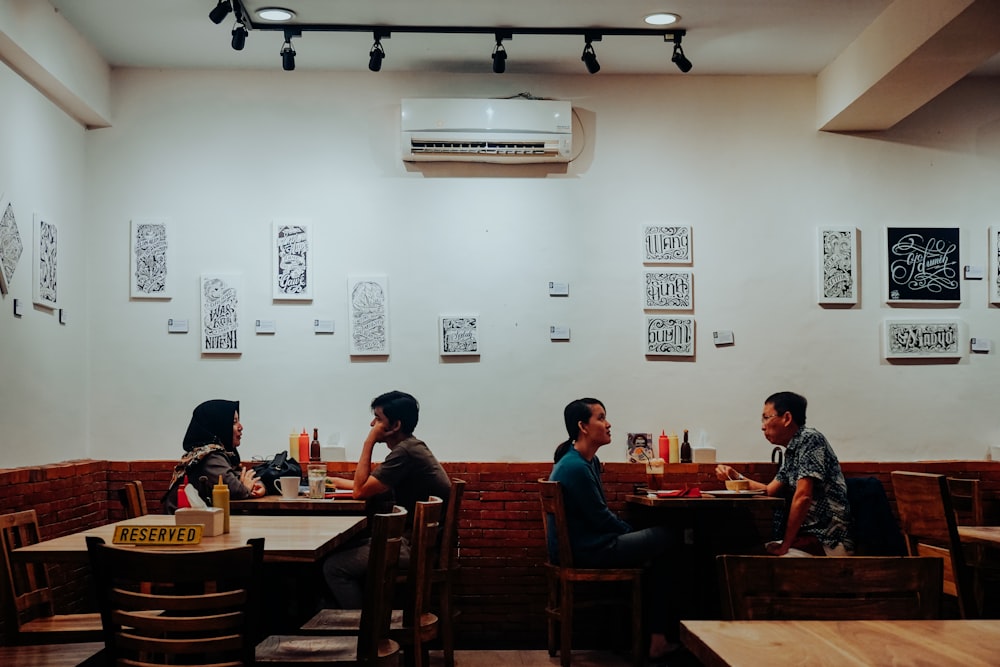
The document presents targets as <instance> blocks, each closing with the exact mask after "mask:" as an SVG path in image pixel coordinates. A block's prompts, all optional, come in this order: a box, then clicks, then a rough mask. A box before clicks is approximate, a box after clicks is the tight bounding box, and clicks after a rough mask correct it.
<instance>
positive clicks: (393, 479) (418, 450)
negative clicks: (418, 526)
mask: <svg viewBox="0 0 1000 667" xmlns="http://www.w3.org/2000/svg"><path fill="white" fill-rule="evenodd" d="M372 477H374V478H375V479H377V480H378V481H380V482H382V483H383V484H385V485H386V486H388V487H389V488H391V489H392V490H393V493H394V494H395V496H396V500H395V502H396V504H397V505H401V506H402V507H405V508H406V511H407V512H409V516H408V517H407V519H408V520H407V524H410V523H412V522H413V519H412V517H413V510H414V508H415V507H416V504H417V501H418V500H427V497H428V496H438V497H439V498H441V499H442V500H444V505H445V508H447V506H448V496H449V493H450V491H451V480H450V479H449V478H448V473H446V472H445V471H444V468H442V467H441V464H440V463H438V460H437V459H436V458H435V457H434V454H432V453H431V450H430V449H428V448H427V445H426V444H425V443H424V441H423V440H418V439H417V438H415V437H413V436H412V435H411V436H410V437H409V438H407V439H406V440H403V441H402V442H400V443H399V444H398V445H396V446H395V447H393V448H392V450H391V451H390V452H389V455H388V456H387V457H385V461H384V462H383V463H382V465H380V466H379V467H377V468H375V470H374V471H372ZM442 511H444V510H442Z"/></svg>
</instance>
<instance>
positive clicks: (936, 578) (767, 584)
mask: <svg viewBox="0 0 1000 667" xmlns="http://www.w3.org/2000/svg"><path fill="white" fill-rule="evenodd" d="M716 564H717V567H718V574H719V594H720V596H721V601H722V613H723V618H724V619H725V620H732V621H762V620H767V621H777V620H813V621H821V620H902V619H911V620H916V619H935V618H940V616H941V581H942V563H941V559H940V558H909V557H905V556H902V557H894V556H851V557H846V558H822V557H821V558H776V557H774V556H718V557H717V558H716Z"/></svg>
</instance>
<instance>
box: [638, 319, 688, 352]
mask: <svg viewBox="0 0 1000 667" xmlns="http://www.w3.org/2000/svg"><path fill="white" fill-rule="evenodd" d="M646 355H647V356H668V357H693V356H694V318H693V317H690V316H684V315H667V316H660V315H647V316H646Z"/></svg>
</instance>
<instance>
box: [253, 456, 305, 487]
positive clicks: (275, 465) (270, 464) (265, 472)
mask: <svg viewBox="0 0 1000 667" xmlns="http://www.w3.org/2000/svg"><path fill="white" fill-rule="evenodd" d="M253 471H254V473H255V474H256V475H257V479H259V480H260V481H261V482H262V483H263V484H264V489H265V490H266V491H267V493H268V494H271V495H274V494H280V493H281V491H280V490H279V489H278V487H277V485H276V484H275V483H274V480H276V479H278V478H279V477H298V478H299V479H301V478H302V466H300V465H299V462H298V461H296V460H295V459H292V458H289V457H288V452H279V453H277V454H275V455H274V458H272V459H271V460H270V461H264V462H263V463H259V464H257V465H255V466H254V467H253Z"/></svg>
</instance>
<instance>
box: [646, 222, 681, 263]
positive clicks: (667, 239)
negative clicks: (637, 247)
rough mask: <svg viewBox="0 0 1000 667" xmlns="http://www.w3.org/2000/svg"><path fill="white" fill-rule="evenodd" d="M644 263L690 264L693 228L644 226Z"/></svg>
mask: <svg viewBox="0 0 1000 667" xmlns="http://www.w3.org/2000/svg"><path fill="white" fill-rule="evenodd" d="M642 236H643V262H645V263H646V264H690V263H691V262H692V255H691V228H690V227H688V226H676V225H643V227H642Z"/></svg>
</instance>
